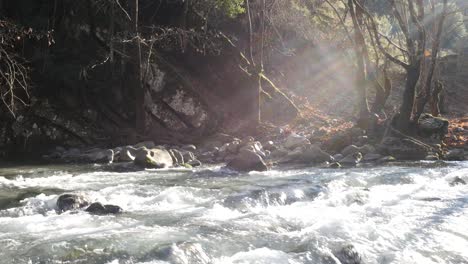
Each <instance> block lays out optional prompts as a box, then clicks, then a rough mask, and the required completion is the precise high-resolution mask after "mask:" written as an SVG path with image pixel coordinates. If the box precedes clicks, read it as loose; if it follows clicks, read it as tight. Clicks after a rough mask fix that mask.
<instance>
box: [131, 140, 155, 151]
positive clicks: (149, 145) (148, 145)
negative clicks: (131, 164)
mask: <svg viewBox="0 0 468 264" xmlns="http://www.w3.org/2000/svg"><path fill="white" fill-rule="evenodd" d="M155 146H156V145H155V144H154V142H153V141H143V142H140V143H137V144H135V145H133V147H134V148H136V149H137V148H142V147H145V148H147V149H151V148H154V147H155Z"/></svg>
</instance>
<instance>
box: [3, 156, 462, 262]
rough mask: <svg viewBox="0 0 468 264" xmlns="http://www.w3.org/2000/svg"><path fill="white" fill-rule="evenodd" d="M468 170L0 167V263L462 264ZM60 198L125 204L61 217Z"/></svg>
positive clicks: (425, 165) (438, 166) (416, 166)
mask: <svg viewBox="0 0 468 264" xmlns="http://www.w3.org/2000/svg"><path fill="white" fill-rule="evenodd" d="M455 177H459V178H461V179H463V180H464V181H466V182H468V163H467V162H453V163H434V162H421V163H397V164H392V165H386V166H382V167H359V168H351V169H321V168H288V169H276V170H271V171H268V172H262V173H259V172H251V173H248V174H239V173H235V172H232V171H228V170H225V169H223V168H221V167H220V166H212V167H203V168H199V169H168V170H146V171H139V172H119V171H118V170H117V171H116V170H114V169H112V167H109V166H99V165H86V166H85V165H67V166H64V165H60V166H11V167H3V168H0V263H2V264H3V263H5V264H11V263H87V264H88V263H110V264H122V263H141V264H143V263H145V264H150V263H152V264H162V263H177V264H182V263H213V264H217V263H222V264H229V263H259V264H260V263H262V264H263V263H264V264H275V263H278V264H286V263H291V264H292V263H311V264H312V263H313V264H322V263H323V264H332V263H340V261H341V263H343V264H348V263H356V262H351V260H349V261H348V262H346V261H347V260H346V258H343V256H342V255H343V253H342V252H343V248H351V249H352V250H353V252H357V253H358V254H359V256H360V258H361V262H362V263H378V264H386V263H389V264H390V263H402V264H412V263H418V264H419V263H421V264H431V263H444V264H445V263H454V264H460V263H468V185H454V186H453V185H451V184H450V183H451V181H452V180H453V179H454V178H455ZM62 193H80V194H83V195H85V196H86V197H88V198H89V199H90V200H91V201H98V202H102V203H105V204H114V205H118V206H120V207H122V208H123V210H124V212H123V213H122V214H120V215H108V216H96V215H90V214H88V213H86V212H83V211H78V212H66V213H63V214H58V213H57V212H56V211H55V209H56V205H55V204H56V201H57V198H58V196H59V195H60V194H62ZM340 256H341V257H340Z"/></svg>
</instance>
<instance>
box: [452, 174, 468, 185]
mask: <svg viewBox="0 0 468 264" xmlns="http://www.w3.org/2000/svg"><path fill="white" fill-rule="evenodd" d="M456 185H466V181H465V180H463V179H462V178H460V177H458V176H456V177H455V178H454V179H453V180H452V181H450V186H456Z"/></svg>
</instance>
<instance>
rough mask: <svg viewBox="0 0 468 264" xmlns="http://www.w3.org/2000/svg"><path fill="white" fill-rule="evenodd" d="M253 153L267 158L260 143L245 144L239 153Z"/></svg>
mask: <svg viewBox="0 0 468 264" xmlns="http://www.w3.org/2000/svg"><path fill="white" fill-rule="evenodd" d="M245 150H248V151H252V152H254V153H256V154H257V155H260V157H262V158H266V154H265V152H264V150H263V147H262V144H261V143H260V142H258V141H250V142H248V143H245V144H244V145H243V146H242V147H241V148H240V149H239V152H241V151H245Z"/></svg>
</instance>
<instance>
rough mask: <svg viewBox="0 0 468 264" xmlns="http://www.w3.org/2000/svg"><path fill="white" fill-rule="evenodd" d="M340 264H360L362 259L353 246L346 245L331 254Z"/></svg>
mask: <svg viewBox="0 0 468 264" xmlns="http://www.w3.org/2000/svg"><path fill="white" fill-rule="evenodd" d="M333 255H335V257H336V258H337V259H338V260H339V261H340V263H341V264H361V263H362V259H361V256H360V255H359V252H357V250H356V248H355V247H354V246H353V245H347V246H345V247H342V248H341V249H340V250H338V251H336V252H334V253H333Z"/></svg>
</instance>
